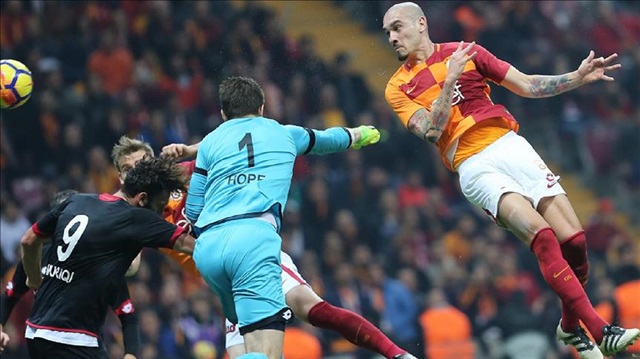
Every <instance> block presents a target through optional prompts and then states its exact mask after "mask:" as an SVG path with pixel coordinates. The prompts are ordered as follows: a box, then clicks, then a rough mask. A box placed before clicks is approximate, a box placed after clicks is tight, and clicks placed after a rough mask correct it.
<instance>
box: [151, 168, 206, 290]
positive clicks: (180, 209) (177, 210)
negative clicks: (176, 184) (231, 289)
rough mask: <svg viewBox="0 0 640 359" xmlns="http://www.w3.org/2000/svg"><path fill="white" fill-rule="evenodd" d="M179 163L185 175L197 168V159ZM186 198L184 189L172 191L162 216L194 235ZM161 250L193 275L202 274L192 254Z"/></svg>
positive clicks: (189, 174) (189, 175)
mask: <svg viewBox="0 0 640 359" xmlns="http://www.w3.org/2000/svg"><path fill="white" fill-rule="evenodd" d="M178 165H179V166H181V167H183V169H184V172H185V175H186V176H187V177H191V174H192V173H193V169H194V168H195V165H196V161H188V162H182V163H179V164H178ZM186 200H187V194H186V193H184V192H182V191H176V192H173V193H171V196H170V197H169V201H168V202H167V204H166V205H165V207H164V210H163V211H162V217H163V218H164V220H165V221H167V222H169V223H173V224H175V225H176V226H178V227H182V228H184V229H186V230H187V233H188V234H189V235H193V232H192V225H191V223H190V222H189V220H188V219H187V217H186V216H185V213H184V211H185V208H184V207H185V203H186ZM159 250H160V252H162V253H164V254H166V255H167V256H169V257H171V259H173V260H175V261H176V262H178V264H180V266H181V267H182V268H184V269H185V270H186V271H187V272H189V273H191V274H193V275H196V276H198V277H199V276H200V272H198V269H197V268H196V264H195V262H194V261H193V258H192V257H191V256H190V255H188V254H184V253H182V252H178V251H176V250H173V249H167V248H161V249H159Z"/></svg>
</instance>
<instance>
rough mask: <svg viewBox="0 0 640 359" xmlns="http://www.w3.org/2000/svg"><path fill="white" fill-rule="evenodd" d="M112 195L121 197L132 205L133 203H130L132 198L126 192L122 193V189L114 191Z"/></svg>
mask: <svg viewBox="0 0 640 359" xmlns="http://www.w3.org/2000/svg"><path fill="white" fill-rule="evenodd" d="M113 196H114V197H118V198H121V199H122V200H124V201H125V202H127V203H129V204H130V205H133V203H131V200H132V198H129V197H128V196H127V195H126V194H124V192H122V190H118V192H116V193H114V194H113Z"/></svg>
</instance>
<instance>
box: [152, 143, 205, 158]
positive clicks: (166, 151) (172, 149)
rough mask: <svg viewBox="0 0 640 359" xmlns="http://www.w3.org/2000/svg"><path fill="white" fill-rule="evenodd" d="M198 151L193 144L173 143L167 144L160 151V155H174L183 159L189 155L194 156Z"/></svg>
mask: <svg viewBox="0 0 640 359" xmlns="http://www.w3.org/2000/svg"><path fill="white" fill-rule="evenodd" d="M196 153H197V150H195V151H194V149H193V148H192V147H191V146H187V145H185V144H184V143H172V144H170V145H166V146H164V147H162V152H160V156H162V157H173V158H175V159H178V160H180V159H183V158H187V157H193V156H195V155H196Z"/></svg>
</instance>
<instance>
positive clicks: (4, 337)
mask: <svg viewBox="0 0 640 359" xmlns="http://www.w3.org/2000/svg"><path fill="white" fill-rule="evenodd" d="M7 344H9V334H7V333H5V332H4V331H3V330H2V324H0V353H2V352H3V351H4V347H6V346H7Z"/></svg>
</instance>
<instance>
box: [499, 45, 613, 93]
mask: <svg viewBox="0 0 640 359" xmlns="http://www.w3.org/2000/svg"><path fill="white" fill-rule="evenodd" d="M594 56H595V53H594V52H593V51H591V52H589V56H587V58H586V59H584V60H582V63H581V64H580V67H578V69H577V70H576V71H573V72H569V73H566V74H562V75H555V76H554V75H527V74H523V73H522V72H520V71H518V70H517V69H516V68H515V67H513V66H512V67H511V68H510V69H509V71H508V72H507V75H506V76H505V78H504V80H503V82H502V85H503V86H504V87H506V88H507V89H509V90H510V91H512V92H513V93H515V94H517V95H520V96H522V97H528V98H543V97H551V96H556V95H559V94H561V93H564V92H567V91H570V90H573V89H575V88H578V87H580V86H582V85H586V84H588V83H592V82H595V81H599V80H603V81H613V80H614V79H613V77H611V76H608V75H606V72H608V71H613V70H617V69H619V68H621V67H622V65H620V64H613V62H614V60H615V59H616V58H617V57H618V54H613V55H611V56H609V57H607V58H606V59H605V58H604V57H599V58H597V59H596V58H594Z"/></svg>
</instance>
